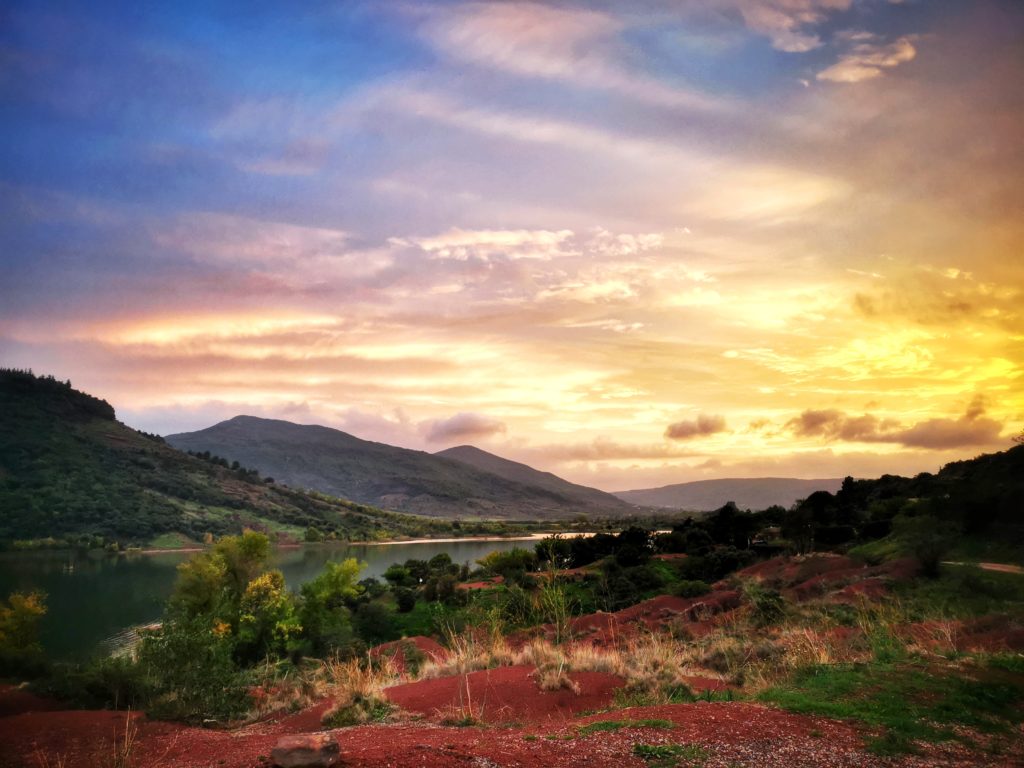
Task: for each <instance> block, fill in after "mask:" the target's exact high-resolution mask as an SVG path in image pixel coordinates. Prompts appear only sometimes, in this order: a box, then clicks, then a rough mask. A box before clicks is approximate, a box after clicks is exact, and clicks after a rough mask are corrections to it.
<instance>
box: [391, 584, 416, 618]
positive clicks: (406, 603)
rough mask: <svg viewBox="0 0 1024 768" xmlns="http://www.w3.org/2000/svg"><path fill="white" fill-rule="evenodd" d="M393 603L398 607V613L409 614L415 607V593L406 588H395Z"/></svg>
mask: <svg viewBox="0 0 1024 768" xmlns="http://www.w3.org/2000/svg"><path fill="white" fill-rule="evenodd" d="M395 603H396V604H397V605H398V612H399V613H409V612H410V611H411V610H412V609H413V608H415V607H416V592H415V591H413V590H411V589H409V588H407V587H397V588H396V589H395Z"/></svg>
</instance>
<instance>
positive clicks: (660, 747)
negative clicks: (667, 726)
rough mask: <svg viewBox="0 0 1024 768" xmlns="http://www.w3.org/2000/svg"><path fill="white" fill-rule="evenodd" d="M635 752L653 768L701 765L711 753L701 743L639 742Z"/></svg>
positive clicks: (634, 748) (634, 749)
mask: <svg viewBox="0 0 1024 768" xmlns="http://www.w3.org/2000/svg"><path fill="white" fill-rule="evenodd" d="M633 754H634V755H636V756H637V757H639V758H640V759H642V760H644V761H646V763H647V765H648V766H650V767H651V768H675V766H700V765H704V763H705V762H707V760H708V758H709V757H711V753H710V752H708V750H706V749H704V747H702V746H700V745H699V744H637V745H636V746H634V747H633Z"/></svg>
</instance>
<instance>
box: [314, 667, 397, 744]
mask: <svg viewBox="0 0 1024 768" xmlns="http://www.w3.org/2000/svg"><path fill="white" fill-rule="evenodd" d="M324 673H325V676H326V679H327V690H328V692H329V694H330V695H331V696H332V697H333V698H334V700H335V704H334V706H333V707H331V709H329V710H328V711H327V712H326V713H325V714H324V717H323V721H322V722H323V724H324V725H326V726H329V727H338V726H343V725H358V724H361V723H367V722H370V721H380V720H384V719H385V718H386V717H387V716H388V714H389V713H390V712H391V710H392V705H391V704H390V703H389V702H388V701H387V699H386V698H385V696H384V689H385V688H387V687H388V686H389V685H393V684H395V683H396V682H398V678H399V675H398V672H397V670H396V669H395V667H394V665H393V664H392V663H391V661H390V660H386V661H384V662H383V663H379V662H371V661H370V660H369V659H367V660H366V661H362V660H360V659H350V660H348V661H340V660H338V659H333V660H329V661H327V662H325V663H324Z"/></svg>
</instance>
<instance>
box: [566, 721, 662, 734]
mask: <svg viewBox="0 0 1024 768" xmlns="http://www.w3.org/2000/svg"><path fill="white" fill-rule="evenodd" d="M674 727H675V724H674V723H673V722H672V721H671V720H598V721H596V722H593V723H587V724H586V725H581V726H579V728H577V729H576V731H577V733H579V735H580V736H587V735H589V734H591V733H598V732H601V731H620V730H622V729H623V728H674Z"/></svg>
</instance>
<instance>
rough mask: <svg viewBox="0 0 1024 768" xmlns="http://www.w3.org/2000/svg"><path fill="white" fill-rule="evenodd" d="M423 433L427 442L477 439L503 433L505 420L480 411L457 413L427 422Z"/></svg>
mask: <svg viewBox="0 0 1024 768" xmlns="http://www.w3.org/2000/svg"><path fill="white" fill-rule="evenodd" d="M424 426H425V433H426V438H427V441H428V442H431V443H450V442H454V441H456V440H478V439H480V438H485V437H490V436H492V435H496V434H500V433H504V432H505V431H506V429H507V427H506V426H505V422H503V421H499V420H498V419H493V418H490V417H489V416H484V415H483V414H480V413H466V412H463V413H457V414H455V415H454V416H451V417H449V418H447V419H439V420H436V421H431V422H428V423H427V424H425V425H424Z"/></svg>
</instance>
